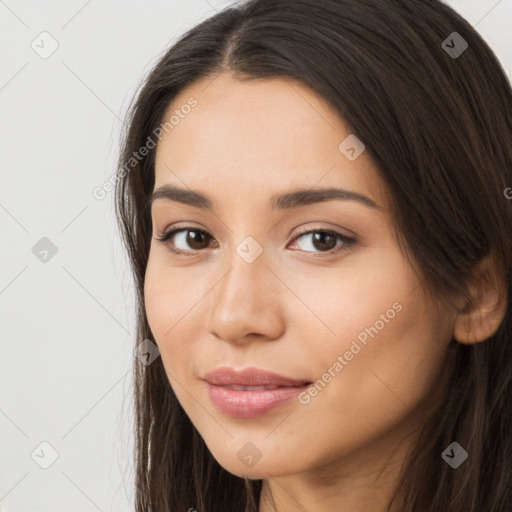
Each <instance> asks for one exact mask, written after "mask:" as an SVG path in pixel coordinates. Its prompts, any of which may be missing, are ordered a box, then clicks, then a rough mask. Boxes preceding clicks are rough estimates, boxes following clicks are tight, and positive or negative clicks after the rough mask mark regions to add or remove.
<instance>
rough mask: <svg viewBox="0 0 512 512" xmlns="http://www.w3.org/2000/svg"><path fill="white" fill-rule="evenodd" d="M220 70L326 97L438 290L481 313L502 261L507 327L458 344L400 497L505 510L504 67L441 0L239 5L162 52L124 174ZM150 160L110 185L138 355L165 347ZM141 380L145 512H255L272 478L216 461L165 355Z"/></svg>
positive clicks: (508, 458) (139, 499) (509, 157)
mask: <svg viewBox="0 0 512 512" xmlns="http://www.w3.org/2000/svg"><path fill="white" fill-rule="evenodd" d="M453 32H458V33H459V34H460V35H461V36H462V37H463V38H464V39H465V41H467V43H468V48H467V50H466V51H465V52H464V53H463V54H462V55H460V56H459V57H458V58H453V57H452V56H451V55H449V54H448V53H447V51H445V49H444V48H443V47H442V43H443V41H444V40H445V39H447V38H448V36H450V35H451V34H452V33H453ZM221 72H230V73H233V74H234V76H236V77H237V78H239V79H240V80H242V79H243V80H250V79H253V78H263V79H264V78H272V77H282V78H291V79H294V80H297V81H299V82H300V83H301V84H303V85H304V86H307V87H309V88H311V89H312V90H314V91H315V92H316V93H318V94H319V95H320V96H321V97H323V98H324V99H325V100H327V102H328V103H329V104H330V105H331V106H332V108H333V109H334V110H335V111H337V112H338V113H339V115H340V116H342V118H343V119H344V120H345V121H346V123H348V126H350V128H351V130H352V132H353V133H355V134H357V137H358V138H359V139H360V140H362V141H363V143H364V144H365V146H366V149H367V151H368V152H369V154H370V155H371V157H372V158H373V160H374V161H375V163H376V165H377V166H378V171H379V173H380V175H381V177H382V179H383V180H384V182H385V184H386V186H387V188H388V190H389V191H390V196H391V198H392V201H393V206H392V212H391V213H392V216H393V219H394V222H395V225H396V233H397V239H398V241H399V243H400V247H401V249H402V250H403V253H404V254H407V255H408V257H409V258H410V261H411V264H413V262H414V265H415V266H417V268H418V269H420V271H421V274H422V281H423V284H424V286H425V290H428V291H429V292H431V293H432V294H434V295H433V296H436V297H448V296H458V295H461V296H463V297H465V298H466V299H467V301H468V304H469V305H471V304H472V302H471V301H472V295H471V294H470V293H469V284H470V282H471V279H472V278H473V277H474V275H475V271H476V269H477V266H478V264H479V263H480V262H481V261H483V259H484V258H485V257H487V256H489V257H491V256H492V259H493V261H494V262H495V267H496V269H497V275H498V276H500V278H499V279H498V280H495V281H493V282H489V283H488V285H489V286H496V288H498V287H499V286H498V285H500V284H501V285H502V286H503V283H505V284H504V286H505V287H506V292H507V297H508V299H507V300H508V302H507V311H506V315H505V318H504V320H503V322H502V323H501V325H500V327H499V329H498V330H497V332H495V334H494V335H493V336H491V337H490V338H489V339H487V340H486V341H485V342H483V343H476V344H474V345H466V344H461V343H456V342H455V340H452V342H453V350H454V364H453V367H452V371H451V373H450V377H449V385H448V390H449V392H447V393H446V396H445V397H444V398H443V400H442V402H441V403H440V405H439V407H438V408H437V409H436V411H435V412H434V413H433V415H432V416H431V417H430V419H429V421H428V422H427V423H426V424H425V426H424V428H423V430H422V432H421V436H420V437H419V442H418V444H417V446H416V447H415V449H414V452H413V453H411V456H410V459H409V460H408V465H407V467H406V469H405V471H404V472H403V479H402V481H401V482H400V487H399V489H400V495H401V498H400V499H401V504H402V509H403V511H404V512H420V511H421V512H483V511H484V512H504V511H511V510H512V485H511V484H512V482H511V475H512V445H511V442H512V437H511V432H510V426H511V425H512V414H511V406H510V397H511V396H512V386H511V379H512V363H511V361H512V358H511V350H512V348H511V339H510V333H511V332H512V311H511V305H510V300H509V298H510V292H511V277H512V276H511V260H512V230H511V229H510V228H511V226H512V202H511V201H510V200H507V198H506V197H505V194H504V190H505V188H506V187H507V185H509V186H511V185H512V91H511V87H510V83H509V81H508V79H507V77H506V74H505V72H504V70H503V68H502V67H501V65H500V63H499V61H498V60H497V58H496V56H495V55H494V53H493V52H492V50H491V49H490V48H489V46H488V45H487V44H486V43H485V42H484V40H483V39H482V38H481V37H480V36H479V35H478V33H477V32H476V31H475V30H474V29H473V27H472V26H471V25H470V24H469V23H468V22H467V21H465V20H464V19H463V18H462V17H461V16H459V15H458V14H457V13H456V12H455V11H454V10H453V9H451V8H450V7H448V6H447V5H445V4H443V3H441V2H440V1H438V0H251V1H247V2H243V3H240V4H239V5H237V6H235V7H230V8H228V9H225V10H223V11H221V12H219V13H217V14H215V15H214V16H212V17H210V18H209V19H207V20H205V21H203V22H201V23H200V24H198V25H197V26H195V27H194V28H192V29H191V30H189V31H188V32H186V33H185V34H184V35H183V36H182V37H180V38H179V39H178V40H177V41H176V42H175V43H174V44H173V45H172V47H171V48H170V49H169V50H168V51H166V53H165V54H164V55H163V56H162V57H161V58H160V60H159V62H158V63H157V64H156V66H155V67H154V68H153V69H152V71H151V72H150V73H149V75H148V76H147V77H146V78H145V80H144V83H143V86H142V88H141V90H140V92H139V93H138V96H137V99H136V101H135V103H133V104H132V105H131V106H130V110H129V112H128V117H127V120H128V129H127V131H126V133H125V134H122V137H123V142H122V151H121V155H120V160H119V165H120V166H121V165H122V164H123V163H125V162H127V161H128V160H129V159H130V158H131V157H132V154H133V152H134V151H137V150H138V149H139V148H141V147H142V146H144V145H145V144H146V142H147V138H148V136H150V135H151V133H152V132H153V130H155V128H156V127H158V126H159V125H160V124H161V123H162V122H163V116H164V113H165V112H166V109H167V108H168V107H169V105H170V103H171V102H172V100H173V99H174V98H175V97H176V95H177V94H178V93H180V91H182V90H183V89H184V88H186V87H187V86H189V85H191V84H192V83H193V82H194V81H196V80H198V79H200V78H203V77H207V76H209V75H211V76H212V78H213V77H214V76H215V74H217V73H221ZM192 115H193V114H192ZM155 151H156V150H153V151H151V152H150V153H149V154H148V156H147V157H146V158H144V159H142V160H141V161H140V162H137V164H136V165H135V166H133V169H131V170H130V172H128V173H126V172H125V173H124V174H119V179H118V182H117V186H116V198H115V199H116V215H117V218H118V222H119V225H120V228H121V233H122V237H123V241H124V243H125V245H126V248H127V251H128V255H129V258H130V264H131V267H132V270H133V274H134V279H135V285H136V288H135V289H136V299H137V305H138V306H137V309H138V310H137V343H139V342H141V341H142V340H144V339H146V338H150V339H154V338H152V334H151V331H150V328H149V325H148V321H147V318H146V314H145V309H144V274H145V269H146V264H147V260H148V253H149V247H150V240H151V236H152V225H151V217H150V215H149V212H148V211H147V209H146V208H145V201H146V197H147V196H148V194H149V193H150V192H151V191H152V190H153V187H154V179H155V176H154V154H155ZM481 278H482V279H485V278H486V277H485V276H482V277H481ZM500 279H501V280H500ZM498 281H499V282H498ZM468 307H469V306H468ZM134 374H135V390H134V393H135V407H136V410H135V413H136V414H135V421H136V425H135V426H136V453H135V471H136V510H137V511H138V512H142V511H149V510H151V511H154V512H158V511H178V510H179V511H181V510H188V509H189V508H196V509H197V510H199V511H200V512H214V511H226V510H229V511H232V510H245V511H246V512H256V511H257V510H258V506H259V499H260V491H261V486H262V481H261V480H247V479H243V478H239V477H237V476H235V475H233V474H230V473H229V472H227V471H226V470H225V469H223V468H222V467H221V466H220V465H219V464H218V463H217V462H216V460H215V459H214V458H213V456H212V455H211V453H210V452H209V450H208V449H207V447H206V445H205V443H204V442H203V439H202V438H201V436H200V435H199V434H198V432H197V431H196V429H195V428H194V426H193V425H192V423H191V422H190V420H189V418H188V417H187V415H186V414H185V412H184V411H183V409H182V408H181V406H180V404H179V402H178V400H177V398H176V396H175V394H174V393H173V391H172V388H171V386H170V384H169V381H168V379H167V376H166V373H165V371H164V368H163V365H162V362H161V358H158V359H157V360H156V361H155V362H154V363H153V364H151V365H149V366H145V365H142V364H140V363H139V362H138V360H136V359H135V366H134ZM453 441H457V442H458V443H459V444H461V445H462V446H463V447H464V448H465V449H466V451H467V452H468V453H469V458H468V460H467V461H466V462H464V464H462V465H461V466H460V467H459V468H457V469H456V470H454V469H452V468H451V467H449V466H448V464H446V463H445V462H444V461H443V460H442V458H441V453H442V451H443V450H444V449H445V448H446V447H447V446H448V445H449V444H450V443H451V442H453ZM396 496H398V489H397V494H396ZM425 498H426V499H425ZM420 507H422V508H420Z"/></svg>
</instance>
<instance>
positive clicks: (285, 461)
mask: <svg viewBox="0 0 512 512" xmlns="http://www.w3.org/2000/svg"><path fill="white" fill-rule="evenodd" d="M511 92H512V91H511V87H510V83H509V82H508V80H507V78H506V75H505V73H504V71H503V69H502V68H501V66H500V64H499V62H498V60H497V59H496V57H495V55H494V54H493V52H492V51H491V50H490V49H489V47H488V46H487V45H486V43H485V42H484V41H483V40H482V38H481V37H480V36H479V35H478V34H477V33H476V32H475V30H474V29H473V28H472V27H471V26H470V25H469V24H468V23H467V22H466V21H465V20H464V19H462V18H461V17H460V16H459V15H457V14H456V13H455V12H454V11H453V10H452V9H451V8H449V7H447V6H446V5H444V4H442V3H440V2H438V1H430V0H428V1H427V0H418V1H415V2H410V1H405V0H328V1H321V2H318V1H317V0H293V1H292V0H272V1H270V0H250V1H247V2H243V3H241V4H240V5H239V6H236V7H232V8H229V9H226V10H224V11H222V12H219V13H217V14H216V15H214V16H212V17H211V18H209V19H207V20H206V21H203V22H202V23H200V24H199V25H198V26H196V27H194V28H193V29H191V30H189V31H188V32H187V33H186V34H185V35H184V36H183V37H181V38H180V39H179V40H178V41H177V42H175V43H174V44H173V45H172V47H171V48H170V49H169V50H168V51H167V53H166V54H165V55H164V56H163V57H162V58H161V59H160V61H159V62H158V63H157V64H156V66H155V67H154V69H153V70H152V71H151V73H150V74H149V75H148V77H147V78H146V80H145V83H144V85H143V87H142V88H141V90H140V92H139V94H138V97H137V99H136V101H135V103H134V105H133V106H132V109H131V111H130V115H129V118H128V130H127V133H126V134H125V135H124V140H123V150H122V154H121V158H120V165H119V167H120V169H121V170H120V172H119V178H118V182H117V187H116V206H117V214H118V218H119V223H120V227H121V231H122V234H123V237H124V241H125V243H126V247H127V250H128V253H129V256H130V262H131V265H132V268H133V273H134V279H135V284H136V293H137V300H138V313H137V315H138V317H137V323H138V339H137V345H138V347H139V352H138V354H139V356H140V357H139V358H138V359H136V365H135V379H136V388H135V398H136V440H137V444H136V457H135V460H136V510H137V511H143V510H144V511H146V510H148V511H149V510H151V511H164V510H165V511H180V510H189V511H192V510H197V511H201V512H212V511H227V510H229V511H246V512H256V511H259V512H270V511H295V510H307V511H309V512H315V511H323V510H337V511H341V512H345V511H351V512H362V511H365V512H366V511H372V512H381V511H382V512H384V511H389V512H441V511H442V512H477V511H478V512H481V511H485V512H498V511H500V512H504V511H510V510H512V491H511V489H512V485H511V476H510V475H511V474H512V468H511V465H512V461H511V456H512V447H511V440H512V437H511V432H510V424H511V419H512V418H511V407H510V402H509V398H508V397H509V396H510V392H511V376H512V365H511V340H510V333H511V332H512V325H511V324H512V311H511V307H510V299H509V297H510V290H511V278H512V276H511V261H512V246H511V239H512V237H511V236H510V227H511V226H512V203H511V201H510V200H509V199H508V197H509V196H508V195H507V193H506V190H510V188H509V187H510V186H511V185H512V93H511ZM142 340H144V342H142ZM141 342H142V343H143V344H141ZM140 347H143V349H140ZM157 347H158V348H157ZM158 356H160V357H158Z"/></svg>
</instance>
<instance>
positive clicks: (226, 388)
mask: <svg viewBox="0 0 512 512" xmlns="http://www.w3.org/2000/svg"><path fill="white" fill-rule="evenodd" d="M203 380H205V381H206V383H207V387H208V392H209V395H210V398H211V400H212V401H213V403H214V404H215V405H216V407H217V408H218V409H219V410H220V411H221V412H223V413H224V414H226V415H228V416H232V417H237V418H255V417H257V416H261V415H263V414H266V413H267V412H269V411H270V410H272V409H274V408H275V407H277V406H278V405H281V404H283V403H284V402H287V401H288V400H290V399H292V398H294V397H295V396H297V395H298V394H299V393H301V392H302V391H304V390H305V389H306V388H307V387H308V385H309V384H310V383H311V382H310V381H306V380H296V379H290V378H288V377H283V376H281V375H278V374H275V373H272V372H267V371H264V370H259V369H257V368H247V369H245V370H242V371H236V370H234V369H233V368H229V367H226V366H224V367H222V368H218V369H217V370H215V371H213V372H210V373H207V374H206V375H205V376H204V377H203Z"/></svg>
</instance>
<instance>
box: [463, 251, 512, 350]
mask: <svg viewBox="0 0 512 512" xmlns="http://www.w3.org/2000/svg"><path fill="white" fill-rule="evenodd" d="M489 261H490V260H489V259H488V258H486V259H485V260H484V261H482V262H481V267H480V271H481V272H482V273H480V274H479V275H480V276H482V277H481V278H480V281H479V284H478V285H474V284H472V285H471V288H470V289H471V296H472V298H473V304H472V306H471V305H466V307H465V308H464V309H462V310H461V311H459V312H458V314H457V316H456V319H455V324H454V332H453V337H454V338H455V339H456V340H457V341H458V342H459V343H464V344H474V343H480V342H482V341H485V340H486V339H488V338H490V337H491V336H492V335H493V334H495V333H496V331H497V330H498V329H499V327H500V325H501V323H502V321H503V319H504V317H505V313H506V310H507V300H508V297H507V290H506V283H505V280H504V279H500V278H499V277H498V275H497V274H496V273H493V274H492V276H491V274H490V272H489V265H490V263H489ZM483 276H487V277H483Z"/></svg>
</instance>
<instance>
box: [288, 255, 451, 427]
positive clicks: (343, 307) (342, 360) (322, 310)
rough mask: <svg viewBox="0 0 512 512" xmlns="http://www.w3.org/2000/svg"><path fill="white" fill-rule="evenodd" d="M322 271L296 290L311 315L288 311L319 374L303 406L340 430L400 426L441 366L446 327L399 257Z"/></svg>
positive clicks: (304, 354) (305, 354)
mask: <svg viewBox="0 0 512 512" xmlns="http://www.w3.org/2000/svg"><path fill="white" fill-rule="evenodd" d="M369 269H370V270H369ZM323 271H324V275H323V277H322V273H321V272H319V273H318V275H317V276H314V275H312V274H308V278H307V279H304V280H303V281H302V284H300V286H299V285H298V286H297V287H296V288H295V289H294V290H295V291H296V292H297V295H299V296H302V297H307V303H308V304H311V305H312V308H311V309H312V310H313V311H314V312H315V313H316V315H317V318H315V316H314V315H313V314H312V313H311V314H309V312H304V311H302V314H301V315H299V314H297V313H298V309H297V311H296V312H295V316H294V318H296V326H295V327H294V332H296V333H297V336H298V338H297V339H300V340H302V343H303V344H304V345H303V346H304V347H306V348H305V350H304V351H302V357H303V358H305V360H307V361H310V362H311V369H312V373H313V374H314V376H315V378H316V379H317V380H316V381H315V382H316V383H317V385H316V386H315V390H316V391H313V393H314V395H313V396H310V397H309V398H310V400H309V403H308V404H307V405H305V406H306V409H307V408H309V407H311V408H310V409H309V411H310V412H311V414H312V417H313V416H314V417H317V418H322V417H323V418H325V422H326V428H327V423H329V424H331V425H337V427H336V428H338V427H340V428H343V430H345V429H346V430H345V431H352V432H353V429H352V427H351V425H352V426H353V425H359V426H362V425H365V428H367V429H369V430H372V431H373V430H375V429H376V428H385V425H386V424H387V425H388V426H389V425H391V424H395V423H398V422H399V421H401V420H403V418H404V416H405V415H407V414H409V413H410V412H411V411H412V410H413V408H414V407H416V406H417V405H418V404H419V403H420V402H422V401H423V400H424V399H429V396H430V391H431V389H432V388H433V386H434V385H435V384H436V382H437V381H438V377H439V374H440V371H441V369H442V368H443V361H444V358H445V355H446V349H447V346H448V343H449V341H450V337H451V334H450V331H449V326H447V324H446V323H444V324H443V323H442V322H441V319H440V318H439V316H438V315H437V314H434V311H433V309H431V308H430V307H429V305H428V303H427V301H426V298H425V296H424V294H423V291H422V288H421V283H420V282H419V280H418V278H417V276H416V275H415V274H414V272H413V271H412V270H411V269H410V268H409V267H406V266H405V263H404V262H403V261H402V260H401V259H400V258H398V257H395V258H390V259H389V260H388V261H387V262H386V261H384V260H383V259H381V260H380V265H379V264H377V262H374V265H373V266H370V267H361V268H360V272H358V271H357V269H355V268H354V269H351V272H350V273H346V274H344V275H343V276H340V275H336V276H335V275H332V276H327V274H326V273H325V269H323ZM344 272H345V271H344ZM326 276H327V277H326ZM315 277H318V279H315ZM297 307H298V306H297ZM306 313H307V314H306ZM298 333H300V336H299V334H298ZM307 401H308V397H304V402H303V403H305V402H307ZM323 410H329V415H325V414H324V415H322V414H321V411H323ZM313 411H314V412H313ZM377 426H378V427H377ZM369 430H368V432H367V433H369ZM363 432H364V429H362V430H361V431H360V434H361V435H362V434H363Z"/></svg>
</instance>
